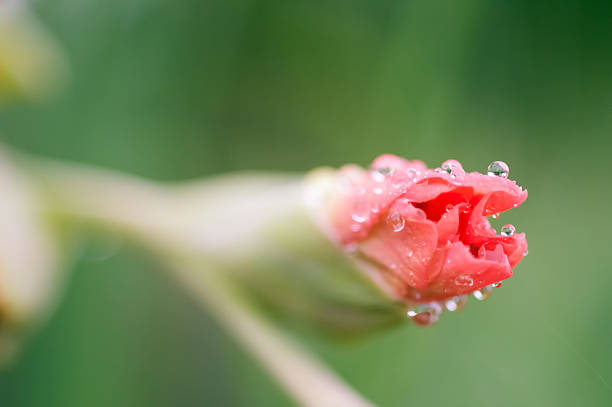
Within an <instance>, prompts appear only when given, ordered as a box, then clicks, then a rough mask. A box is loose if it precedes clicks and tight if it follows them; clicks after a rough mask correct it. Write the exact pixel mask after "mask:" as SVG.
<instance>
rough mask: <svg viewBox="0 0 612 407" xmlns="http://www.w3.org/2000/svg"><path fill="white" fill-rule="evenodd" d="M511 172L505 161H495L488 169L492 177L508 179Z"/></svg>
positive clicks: (488, 173)
mask: <svg viewBox="0 0 612 407" xmlns="http://www.w3.org/2000/svg"><path fill="white" fill-rule="evenodd" d="M509 172H510V168H509V167H508V164H506V163H505V162H503V161H493V162H492V163H491V164H489V166H488V167H487V175H490V176H492V177H502V178H508V173H509Z"/></svg>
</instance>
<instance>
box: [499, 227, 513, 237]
mask: <svg viewBox="0 0 612 407" xmlns="http://www.w3.org/2000/svg"><path fill="white" fill-rule="evenodd" d="M514 232H516V228H515V227H514V226H513V225H510V224H508V225H504V226H502V228H501V234H502V236H512V235H514Z"/></svg>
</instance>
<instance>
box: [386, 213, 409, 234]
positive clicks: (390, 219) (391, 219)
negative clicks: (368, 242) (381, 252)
mask: <svg viewBox="0 0 612 407" xmlns="http://www.w3.org/2000/svg"><path fill="white" fill-rule="evenodd" d="M387 224H388V225H389V226H391V229H393V231H394V232H401V231H402V230H403V229H404V225H405V224H406V221H404V218H403V217H402V215H401V214H399V213H398V212H393V213H391V214H390V215H389V216H387Z"/></svg>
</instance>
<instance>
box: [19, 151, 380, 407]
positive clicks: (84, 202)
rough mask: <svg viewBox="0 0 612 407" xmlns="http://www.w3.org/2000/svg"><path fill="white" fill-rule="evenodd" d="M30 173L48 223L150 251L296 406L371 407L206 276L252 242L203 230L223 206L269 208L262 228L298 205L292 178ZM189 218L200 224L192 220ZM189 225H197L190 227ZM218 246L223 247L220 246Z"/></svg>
mask: <svg viewBox="0 0 612 407" xmlns="http://www.w3.org/2000/svg"><path fill="white" fill-rule="evenodd" d="M27 166H28V167H29V168H30V169H31V172H32V174H33V178H34V179H35V180H37V181H38V182H40V185H41V186H42V188H43V191H46V194H47V198H48V200H49V203H50V206H49V207H50V208H51V211H52V215H54V216H60V217H63V218H66V219H68V220H77V221H86V222H93V223H96V224H98V225H99V226H104V227H110V228H111V229H119V230H120V231H122V232H128V233H129V234H131V235H132V236H133V237H135V238H136V239H138V240H139V241H142V242H145V243H146V244H148V245H150V246H151V247H153V248H154V249H155V252H156V253H158V254H160V255H161V256H162V258H163V259H165V260H167V261H168V263H169V266H170V267H169V268H170V270H172V271H173V275H174V276H175V277H177V278H179V279H180V280H181V281H182V283H183V284H184V286H185V287H186V288H188V289H189V290H190V291H191V292H192V293H193V294H195V298H196V299H197V300H198V301H199V302H200V303H201V304H203V305H206V306H207V307H208V309H209V310H211V311H212V312H213V314H214V315H215V316H216V317H217V318H218V320H219V321H220V322H221V323H222V324H223V325H224V326H225V327H226V329H227V330H228V331H229V332H230V333H231V334H233V335H234V337H235V338H236V340H237V341H239V342H240V343H241V344H242V345H243V346H244V347H245V348H246V349H248V350H249V351H250V352H251V353H252V354H253V355H254V356H255V357H256V358H257V360H259V361H260V363H261V364H262V365H263V366H264V367H265V368H266V369H267V370H268V371H269V372H270V374H271V375H272V376H273V377H274V378H275V379H276V380H277V381H278V382H279V383H280V384H281V385H282V386H283V387H284V388H285V389H286V391H287V392H288V393H289V394H290V395H291V396H292V397H293V398H294V399H295V400H296V401H297V402H299V403H300V404H302V405H304V406H312V407H315V406H316V407H320V406H323V407H326V406H329V407H332V406H333V407H361V406H371V405H372V404H371V403H370V402H368V401H366V400H365V399H364V398H362V397H361V396H360V395H359V394H358V393H356V392H355V391H354V390H353V389H352V388H351V387H350V386H348V385H347V384H346V383H345V382H344V381H343V380H342V379H341V378H339V377H338V376H337V375H335V374H334V373H333V372H332V371H330V370H329V369H328V368H327V367H326V366H325V365H323V364H322V363H320V362H318V361H317V360H316V359H315V358H314V357H313V356H312V355H310V354H309V353H307V352H306V351H305V350H303V349H301V348H300V347H299V346H298V345H297V344H296V343H294V342H292V341H291V340H289V339H288V338H287V337H285V336H284V335H283V334H282V332H280V331H279V330H277V329H276V328H275V327H274V326H273V325H271V324H270V323H269V322H268V321H267V320H265V319H264V318H263V317H262V316H261V315H260V314H259V313H257V312H256V311H255V309H254V308H253V307H251V306H249V304H247V303H246V302H245V301H244V299H243V298H241V296H240V295H239V294H238V292H237V291H236V290H235V288H234V287H233V286H232V284H231V283H230V281H229V280H228V279H227V278H225V276H224V273H222V272H218V271H217V270H210V268H211V265H210V264H211V262H210V259H212V258H214V256H211V257H210V258H207V256H206V253H207V251H208V252H215V251H219V250H225V249H226V248H227V247H231V246H235V245H240V244H246V242H247V241H249V240H250V237H252V235H249V233H248V230H247V234H246V235H245V234H244V233H234V232H235V231H233V230H232V229H233V228H232V226H234V225H232V224H229V225H225V226H226V227H223V228H207V227H205V226H204V225H207V224H208V223H209V222H215V221H218V219H219V218H222V219H224V222H230V223H231V219H232V216H231V215H232V213H231V212H229V213H227V210H228V209H227V208H228V203H229V202H230V201H232V202H235V201H236V199H244V198H245V197H250V198H249V199H250V202H249V206H250V207H253V206H255V207H258V206H261V207H266V206H267V208H266V210H265V211H263V212H262V211H261V209H262V208H257V212H258V213H262V216H259V217H257V219H254V220H252V221H253V222H255V223H257V222H263V221H265V219H262V218H265V217H266V216H278V214H279V211H283V210H286V209H284V208H285V207H286V206H287V200H295V199H296V191H295V189H296V188H297V187H298V184H297V183H296V182H295V178H293V177H290V178H288V177H284V176H263V177H262V176H255V177H253V176H251V177H249V176H246V177H244V176H241V177H237V178H231V177H230V178H221V179H219V180H218V181H211V182H209V183H207V184H206V185H205V187H204V188H203V186H202V185H198V186H196V187H189V186H182V187H180V188H179V189H177V188H172V187H169V186H166V185H161V184H157V183H154V182H151V181H147V180H143V179H139V178H136V177H128V176H125V175H122V174H118V173H114V172H110V171H101V170H93V169H91V168H87V167H82V166H76V165H74V166H73V165H67V164H60V163H41V162H29V163H27ZM241 180H242V181H241ZM262 185H268V186H270V185H275V186H278V187H279V188H280V189H279V194H278V196H276V197H275V199H270V197H269V196H264V197H261V196H257V195H256V194H253V195H249V194H248V193H246V194H245V188H247V189H252V190H253V191H257V190H258V189H259V188H261V187H262ZM287 191H293V192H292V193H286V192H287ZM219 197H222V198H221V199H219ZM270 205H272V206H270ZM289 206H293V207H294V206H295V204H293V205H289ZM232 207H233V208H235V205H234V206H232ZM194 212H197V214H203V215H202V216H204V217H205V218H204V219H200V218H201V216H200V217H198V216H195V218H194ZM206 217H207V218H206ZM194 219H200V220H199V221H197V222H195V224H194ZM253 222H251V224H250V226H249V227H247V229H249V228H251V229H252V230H253V231H255V232H256V230H257V225H254V224H253ZM209 229H210V231H208V232H207V230H209ZM224 229H229V230H228V231H227V232H225V233H226V235H223V233H224V232H223V231H224ZM255 232H254V233H255ZM219 241H221V242H222V243H223V244H221V245H219V244H218V242H219ZM213 268H215V267H214V266H213Z"/></svg>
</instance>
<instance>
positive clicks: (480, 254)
mask: <svg viewBox="0 0 612 407" xmlns="http://www.w3.org/2000/svg"><path fill="white" fill-rule="evenodd" d="M486 254H487V249H485V247H484V246H480V247H479V248H478V258H480V259H482V258H483V257H484V256H485V255H486Z"/></svg>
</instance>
